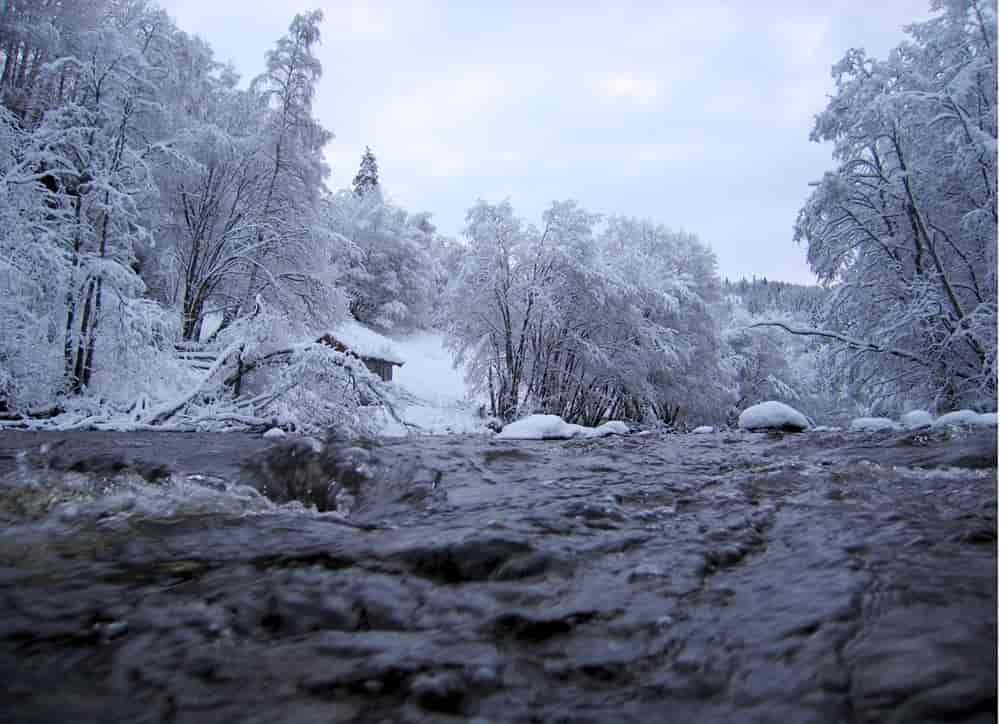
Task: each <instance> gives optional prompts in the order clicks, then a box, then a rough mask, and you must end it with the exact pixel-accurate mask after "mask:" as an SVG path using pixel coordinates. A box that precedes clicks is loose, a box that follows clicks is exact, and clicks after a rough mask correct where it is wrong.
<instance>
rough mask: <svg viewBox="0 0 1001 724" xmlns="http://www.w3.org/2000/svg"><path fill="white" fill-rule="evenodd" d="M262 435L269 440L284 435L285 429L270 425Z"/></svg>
mask: <svg viewBox="0 0 1001 724" xmlns="http://www.w3.org/2000/svg"><path fill="white" fill-rule="evenodd" d="M262 437H266V438H267V439H269V440H276V439H278V438H280V437H285V431H284V430H282V429H281V428H280V427H272V428H271V429H270V430H268V431H267V432H266V433H264V435H263V436H262Z"/></svg>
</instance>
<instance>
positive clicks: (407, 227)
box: [328, 191, 435, 331]
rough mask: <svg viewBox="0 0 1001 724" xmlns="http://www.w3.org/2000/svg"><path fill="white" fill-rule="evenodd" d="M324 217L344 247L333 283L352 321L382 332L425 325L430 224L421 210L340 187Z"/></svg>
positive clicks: (430, 277)
mask: <svg viewBox="0 0 1001 724" xmlns="http://www.w3.org/2000/svg"><path fill="white" fill-rule="evenodd" d="M328 221H329V223H330V224H331V226H332V228H333V229H334V231H336V233H337V234H338V235H339V237H340V238H341V239H343V241H344V243H345V244H346V245H348V248H349V249H350V252H348V253H345V254H344V255H343V256H342V257H341V262H340V276H339V282H340V284H342V285H343V287H344V289H345V291H346V293H347V294H348V296H349V298H350V310H351V313H352V315H354V317H355V319H357V320H358V321H359V322H363V323H365V324H368V325H371V326H373V327H377V328H379V329H382V330H385V331H389V330H394V329H396V330H408V329H413V328H415V327H417V326H422V325H427V324H429V323H430V319H431V311H432V304H433V295H434V293H435V266H434V262H433V260H432V258H431V244H432V242H433V240H434V237H435V228H434V225H433V224H431V223H430V221H429V219H428V216H427V214H409V213H407V212H406V211H405V210H403V209H401V208H399V207H397V206H395V205H393V204H392V203H390V202H388V201H385V200H384V199H383V197H382V194H379V193H371V194H365V195H363V196H357V195H356V194H354V193H352V192H349V191H342V192H340V193H338V194H336V195H335V197H334V199H333V200H332V203H331V205H330V217H329V219H328Z"/></svg>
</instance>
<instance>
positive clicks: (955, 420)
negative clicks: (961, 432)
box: [932, 410, 998, 427]
mask: <svg viewBox="0 0 1001 724" xmlns="http://www.w3.org/2000/svg"><path fill="white" fill-rule="evenodd" d="M997 424H998V414H997V413H996V412H986V413H979V412H974V411H973V410H956V411H955V412H947V413H945V414H944V415H942V416H941V417H939V418H938V419H936V420H935V422H934V423H932V426H933V427H949V426H954V425H970V426H973V427H997Z"/></svg>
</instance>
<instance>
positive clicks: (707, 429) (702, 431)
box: [692, 425, 716, 435]
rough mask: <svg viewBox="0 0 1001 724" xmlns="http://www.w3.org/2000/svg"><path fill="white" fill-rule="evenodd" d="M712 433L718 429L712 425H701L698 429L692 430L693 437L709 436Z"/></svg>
mask: <svg viewBox="0 0 1001 724" xmlns="http://www.w3.org/2000/svg"><path fill="white" fill-rule="evenodd" d="M711 432H716V428H715V427H713V426H712V425H699V426H698V427H697V428H695V429H694V430H692V434H693V435H708V434H709V433H711Z"/></svg>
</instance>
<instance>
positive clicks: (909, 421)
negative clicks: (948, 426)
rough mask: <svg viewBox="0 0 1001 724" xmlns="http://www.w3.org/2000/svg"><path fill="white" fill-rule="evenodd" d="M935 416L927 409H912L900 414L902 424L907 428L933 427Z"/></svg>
mask: <svg viewBox="0 0 1001 724" xmlns="http://www.w3.org/2000/svg"><path fill="white" fill-rule="evenodd" d="M934 422H935V418H934V417H932V414H931V413H930V412H928V411H927V410H911V411H910V412H908V413H906V414H903V415H901V416H900V424H901V425H903V426H904V428H905V429H907V430H918V429H920V428H922V427H931V425H932V423H934Z"/></svg>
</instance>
